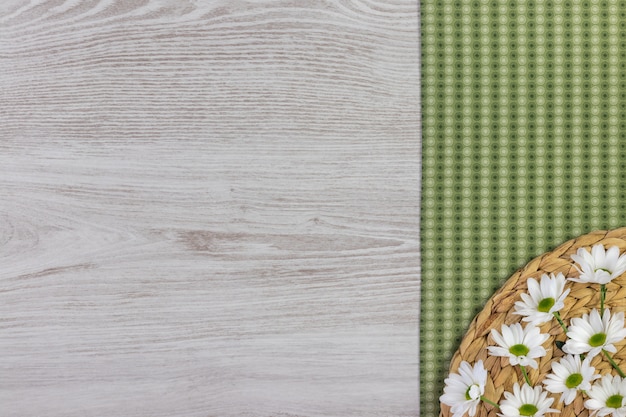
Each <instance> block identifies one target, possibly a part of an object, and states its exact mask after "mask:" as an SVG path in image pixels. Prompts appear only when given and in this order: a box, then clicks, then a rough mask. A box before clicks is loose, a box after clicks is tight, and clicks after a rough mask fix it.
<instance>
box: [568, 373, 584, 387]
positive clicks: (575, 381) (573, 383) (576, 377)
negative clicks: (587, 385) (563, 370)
mask: <svg viewBox="0 0 626 417" xmlns="http://www.w3.org/2000/svg"><path fill="white" fill-rule="evenodd" d="M581 382H583V376H582V375H581V374H571V375H570V376H568V377H567V379H566V380H565V386H566V387H567V388H576V387H577V386H579V385H580V383H581Z"/></svg>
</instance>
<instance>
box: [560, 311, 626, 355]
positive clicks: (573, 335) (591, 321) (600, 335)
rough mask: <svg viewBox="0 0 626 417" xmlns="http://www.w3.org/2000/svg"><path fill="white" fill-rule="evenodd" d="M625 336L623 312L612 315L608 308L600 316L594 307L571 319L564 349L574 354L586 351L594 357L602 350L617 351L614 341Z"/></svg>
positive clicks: (620, 339) (618, 340)
mask: <svg viewBox="0 0 626 417" xmlns="http://www.w3.org/2000/svg"><path fill="white" fill-rule="evenodd" d="M625 337H626V329H625V328H624V313H623V312H619V313H615V314H613V315H611V313H610V312H609V309H608V308H607V309H605V310H604V314H603V315H602V318H600V313H599V312H598V310H596V309H595V308H594V309H593V310H591V313H589V314H583V316H582V317H574V318H573V319H571V320H570V326H569V330H568V332H567V341H566V342H565V345H563V351H564V352H565V353H569V354H572V355H580V354H582V353H586V354H587V357H589V358H593V357H594V356H596V355H597V354H598V353H600V352H602V350H606V351H608V352H611V353H615V352H617V349H616V348H615V346H614V345H613V343H617V342H620V341H622V340H623V339H624V338H625Z"/></svg>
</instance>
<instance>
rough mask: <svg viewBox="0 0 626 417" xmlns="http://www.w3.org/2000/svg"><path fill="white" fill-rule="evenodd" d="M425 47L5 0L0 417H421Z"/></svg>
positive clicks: (341, 16)
mask: <svg viewBox="0 0 626 417" xmlns="http://www.w3.org/2000/svg"><path fill="white" fill-rule="evenodd" d="M418 32H419V31H418V5H417V2H416V1H413V0H389V1H379V0H350V1H348V0H332V1H331V0H327V1H323V0H320V1H316V0H301V1H259V0H250V1H240V0H233V1H230V0H216V1H201V0H188V1H184V0H131V1H122V0H31V1H28V0H19V1H16V0H11V1H6V0H3V1H2V2H0V415H2V416H6V417H22V416H23V417H33V416H37V417H48V416H54V417H67V416H81V417H89V416H102V417H105V416H107V417H110V416H116V417H124V416H129V417H139V416H142V417H143V416H163V417H166V416H167V417H173V416H197V417H210V416H247V417H257V416H282V417H287V416H290V417H293V416H306V417H308V416H342V417H343V416H360V417H368V416H381V417H383V416H417V415H419V412H418V389H417V388H418V382H417V380H418V370H417V362H418V352H417V346H418V334H417V326H418V323H417V322H418V320H417V317H418V302H419V294H418V287H419V282H418V279H419V271H418V269H419V239H418V232H419V218H418V215H419V163H420V149H419V146H420V143H419V117H418V112H419V82H420V80H419V61H418V59H419V52H418V51H419V45H418Z"/></svg>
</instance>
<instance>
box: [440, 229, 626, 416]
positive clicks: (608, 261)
mask: <svg viewBox="0 0 626 417" xmlns="http://www.w3.org/2000/svg"><path fill="white" fill-rule="evenodd" d="M625 297H626V228H624V229H618V230H615V231H612V232H608V233H607V232H595V233H592V234H589V235H585V236H583V237H581V238H579V239H575V240H572V241H570V242H567V243H565V244H564V245H562V246H560V247H559V248H557V249H555V250H554V251H553V252H551V253H548V254H546V255H544V256H541V257H539V258H536V259H535V260H533V261H531V262H530V263H529V264H528V265H526V266H525V267H524V268H522V269H521V270H519V271H517V272H516V273H515V274H514V275H513V276H512V277H511V278H510V279H509V280H508V281H507V282H506V283H505V285H504V286H503V287H502V288H501V289H500V290H499V291H498V292H497V293H496V294H495V295H494V296H493V297H492V298H491V299H490V300H489V301H488V303H487V305H486V306H485V308H484V309H483V311H482V312H481V313H479V314H478V315H477V316H476V318H475V319H474V321H473V322H472V323H471V325H470V328H469V330H468V332H467V334H466V335H465V337H464V338H463V341H462V342H461V345H460V347H459V350H458V351H457V352H456V353H455V355H454V356H453V358H452V361H451V366H450V374H449V376H448V377H447V378H446V379H445V388H444V393H443V395H441V397H440V402H441V416H442V417H448V416H452V417H462V416H469V417H474V416H501V417H509V416H534V417H541V416H544V415H546V416H551V415H560V416H600V417H602V416H614V417H626V374H625V372H626V327H625V324H624V311H626V300H625Z"/></svg>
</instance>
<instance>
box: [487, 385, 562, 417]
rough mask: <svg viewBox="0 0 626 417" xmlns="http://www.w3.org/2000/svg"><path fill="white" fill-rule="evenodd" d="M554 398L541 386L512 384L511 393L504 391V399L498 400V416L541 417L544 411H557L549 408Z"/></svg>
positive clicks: (557, 411)
mask: <svg viewBox="0 0 626 417" xmlns="http://www.w3.org/2000/svg"><path fill="white" fill-rule="evenodd" d="M553 401H554V398H549V397H548V393H547V392H545V391H543V390H542V389H541V387H534V388H533V387H531V386H530V385H528V384H524V385H522V387H520V386H519V384H518V383H517V382H516V383H515V384H513V394H511V393H510V392H506V391H505V392H504V400H502V401H501V402H500V411H501V413H498V415H499V416H500V417H517V416H531V417H542V416H543V415H544V414H546V413H559V412H560V411H559V410H555V409H554V408H550V405H552V402H553Z"/></svg>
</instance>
